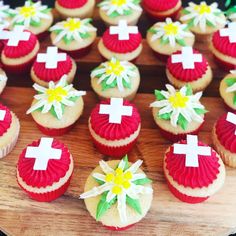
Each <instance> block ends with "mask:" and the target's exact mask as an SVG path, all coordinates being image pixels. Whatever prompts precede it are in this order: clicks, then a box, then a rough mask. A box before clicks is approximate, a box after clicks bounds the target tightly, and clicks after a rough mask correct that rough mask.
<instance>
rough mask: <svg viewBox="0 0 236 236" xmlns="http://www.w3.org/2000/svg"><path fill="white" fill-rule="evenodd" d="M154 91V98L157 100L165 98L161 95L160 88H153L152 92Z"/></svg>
mask: <svg viewBox="0 0 236 236" xmlns="http://www.w3.org/2000/svg"><path fill="white" fill-rule="evenodd" d="M154 93H155V96H156V99H157V100H158V101H161V100H165V99H166V98H165V96H164V95H162V93H161V91H160V90H157V89H155V92H154Z"/></svg>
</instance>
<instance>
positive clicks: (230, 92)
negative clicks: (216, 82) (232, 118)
mask: <svg viewBox="0 0 236 236" xmlns="http://www.w3.org/2000/svg"><path fill="white" fill-rule="evenodd" d="M220 96H221V97H222V99H223V100H224V103H225V105H226V107H227V108H228V110H231V111H236V70H231V71H230V74H228V75H226V76H225V78H224V79H223V80H222V81H221V82H220Z"/></svg>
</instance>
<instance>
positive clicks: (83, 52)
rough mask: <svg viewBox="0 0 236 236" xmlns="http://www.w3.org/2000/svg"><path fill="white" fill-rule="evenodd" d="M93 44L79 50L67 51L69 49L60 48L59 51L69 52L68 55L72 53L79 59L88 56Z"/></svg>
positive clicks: (72, 55)
mask: <svg viewBox="0 0 236 236" xmlns="http://www.w3.org/2000/svg"><path fill="white" fill-rule="evenodd" d="M92 45H93V44H90V45H89V46H87V47H85V48H81V49H78V50H71V51H69V50H68V51H67V50H62V49H59V51H61V52H65V53H67V54H68V55H70V56H71V57H73V58H74V59H79V58H81V57H84V56H86V55H87V54H88V53H89V52H90V51H91V49H92Z"/></svg>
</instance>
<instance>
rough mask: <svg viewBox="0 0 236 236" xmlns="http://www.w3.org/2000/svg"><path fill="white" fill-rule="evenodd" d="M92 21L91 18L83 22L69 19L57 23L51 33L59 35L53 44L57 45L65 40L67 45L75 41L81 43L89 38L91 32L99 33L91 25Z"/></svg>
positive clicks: (77, 19)
mask: <svg viewBox="0 0 236 236" xmlns="http://www.w3.org/2000/svg"><path fill="white" fill-rule="evenodd" d="M91 21H92V20H91V19H89V18H87V19H83V20H81V19H79V18H68V19H67V20H66V21H62V22H59V23H57V24H56V25H54V26H52V27H51V28H50V31H52V32H55V33H56V34H57V37H56V38H55V40H54V42H53V43H54V44H56V43H58V42H60V41H61V40H62V39H63V40H64V42H65V43H66V44H70V43H71V42H72V41H74V40H76V41H78V42H80V41H82V40H83V39H86V38H89V37H90V32H94V31H97V29H96V28H95V27H93V26H92V25H91V24H90V22H91Z"/></svg>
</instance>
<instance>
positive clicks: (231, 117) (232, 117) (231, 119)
mask: <svg viewBox="0 0 236 236" xmlns="http://www.w3.org/2000/svg"><path fill="white" fill-rule="evenodd" d="M226 120H227V121H228V122H230V123H232V124H234V125H235V131H234V135H236V115H235V114H234V113H232V112H228V113H227V116H226Z"/></svg>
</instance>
